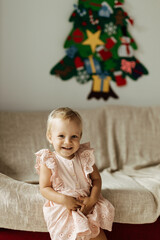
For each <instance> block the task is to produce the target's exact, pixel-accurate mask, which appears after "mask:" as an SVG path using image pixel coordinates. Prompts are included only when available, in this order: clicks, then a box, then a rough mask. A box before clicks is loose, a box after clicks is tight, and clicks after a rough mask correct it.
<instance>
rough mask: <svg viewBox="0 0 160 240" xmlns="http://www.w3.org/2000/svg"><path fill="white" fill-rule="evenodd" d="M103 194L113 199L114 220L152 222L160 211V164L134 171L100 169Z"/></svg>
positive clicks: (138, 222)
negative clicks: (114, 207) (111, 171)
mask: <svg viewBox="0 0 160 240" xmlns="http://www.w3.org/2000/svg"><path fill="white" fill-rule="evenodd" d="M101 178H102V194H103V195H104V196H105V197H106V198H107V199H108V200H109V201H111V202H112V204H113V205H114V206H116V209H115V222H118V223H130V224H136V223H137V224H144V223H153V222H155V221H156V220H157V218H158V217H159V215H160V165H158V166H156V167H151V168H146V169H145V170H144V169H143V170H138V171H134V170H131V169H124V170H120V171H116V172H113V173H110V171H109V170H108V169H105V170H103V171H102V172H101Z"/></svg>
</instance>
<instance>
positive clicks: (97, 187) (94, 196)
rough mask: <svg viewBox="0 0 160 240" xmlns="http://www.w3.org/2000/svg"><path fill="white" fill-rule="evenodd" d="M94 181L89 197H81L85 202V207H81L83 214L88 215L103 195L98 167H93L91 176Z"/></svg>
mask: <svg viewBox="0 0 160 240" xmlns="http://www.w3.org/2000/svg"><path fill="white" fill-rule="evenodd" d="M90 177H91V180H92V189H91V193H90V196H89V197H80V198H79V199H80V200H81V201H82V202H83V204H84V205H83V206H82V207H81V212H83V213H84V214H85V215H87V214H88V213H89V212H90V210H91V209H92V208H93V206H94V205H95V204H96V202H97V201H98V199H99V196H100V193H101V185H102V181H101V176H100V174H99V171H98V169H97V167H96V165H95V164H94V165H93V172H92V173H91V174H90Z"/></svg>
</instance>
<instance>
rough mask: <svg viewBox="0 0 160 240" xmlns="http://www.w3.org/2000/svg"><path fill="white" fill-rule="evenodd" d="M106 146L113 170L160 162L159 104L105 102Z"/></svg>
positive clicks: (137, 167)
mask: <svg viewBox="0 0 160 240" xmlns="http://www.w3.org/2000/svg"><path fill="white" fill-rule="evenodd" d="M104 109H105V119H106V128H105V134H106V148H107V149H106V150H107V157H108V161H109V163H110V168H111V169H112V170H116V169H121V168H123V167H124V166H128V167H131V168H134V169H139V168H142V167H147V166H152V165H155V164H158V163H160V107H134V106H128V107H127V106H106V107H105V108H104Z"/></svg>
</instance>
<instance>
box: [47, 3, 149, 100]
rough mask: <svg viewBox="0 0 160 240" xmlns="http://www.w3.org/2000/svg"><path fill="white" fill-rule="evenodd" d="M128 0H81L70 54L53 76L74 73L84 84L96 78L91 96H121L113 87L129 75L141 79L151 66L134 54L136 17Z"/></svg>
mask: <svg viewBox="0 0 160 240" xmlns="http://www.w3.org/2000/svg"><path fill="white" fill-rule="evenodd" d="M123 3H124V0H119V1H115V0H79V1H78V5H74V11H73V13H72V15H71V17H70V19H69V21H70V22H72V23H73V29H72V30H71V32H70V33H69V36H68V37H67V39H66V41H65V43H64V48H65V49H66V56H65V57H64V58H63V59H62V60H61V61H60V62H59V63H58V64H56V65H55V66H54V67H53V68H52V69H51V74H52V75H57V76H59V77H60V78H61V79H62V80H68V79H70V78H72V77H73V76H75V77H76V79H77V81H78V82H79V83H81V84H84V83H86V82H88V81H90V80H91V81H92V89H91V92H90V94H89V96H88V99H91V98H96V99H100V98H103V99H104V100H107V99H108V98H109V97H113V98H118V96H117V94H116V93H115V92H114V91H113V90H112V88H111V81H113V82H115V83H116V84H117V86H125V85H126V84H127V81H126V77H127V76H129V77H130V78H132V79H133V80H137V79H138V78H139V77H141V76H142V75H143V74H148V71H147V69H146V68H145V67H144V66H143V65H142V64H141V63H140V61H138V60H137V59H136V58H135V57H134V50H136V49H137V45H136V43H135V41H134V39H133V37H132V36H131V35H130V34H129V32H128V28H127V26H128V24H131V25H133V20H132V19H131V18H130V17H129V16H128V14H127V13H126V12H125V10H124V6H123Z"/></svg>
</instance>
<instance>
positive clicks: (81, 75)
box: [76, 68, 90, 84]
mask: <svg viewBox="0 0 160 240" xmlns="http://www.w3.org/2000/svg"><path fill="white" fill-rule="evenodd" d="M76 79H77V82H79V83H81V84H84V83H86V82H88V81H89V80H90V75H89V74H88V73H87V71H86V70H85V69H83V68H82V69H81V70H78V72H77V76H76Z"/></svg>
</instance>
